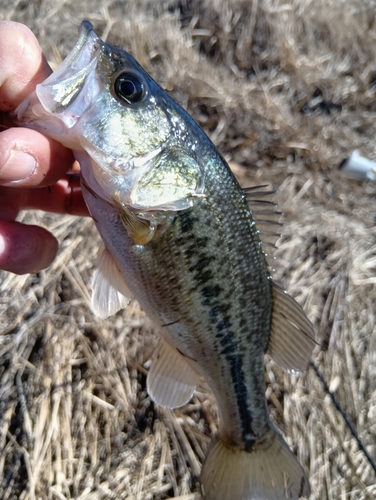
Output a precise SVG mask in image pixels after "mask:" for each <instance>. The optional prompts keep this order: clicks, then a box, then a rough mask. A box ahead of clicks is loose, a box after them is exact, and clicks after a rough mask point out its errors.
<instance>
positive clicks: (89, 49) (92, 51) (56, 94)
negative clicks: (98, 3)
mask: <svg viewBox="0 0 376 500" xmlns="http://www.w3.org/2000/svg"><path fill="white" fill-rule="evenodd" d="M102 47H103V42H102V41H101V40H100V38H99V37H98V36H97V35H96V34H95V32H94V29H93V26H92V24H91V23H90V22H89V21H87V20H84V21H83V22H82V23H81V26H80V29H79V37H78V41H77V43H76V45H75V46H74V47H73V50H72V51H71V52H70V54H69V55H68V57H67V58H66V59H65V60H64V62H63V63H62V64H61V66H60V67H59V68H58V69H57V70H56V71H55V72H54V73H52V75H51V76H50V77H49V78H47V80H45V81H44V82H43V83H42V84H40V85H38V86H37V89H36V94H37V96H38V98H39V100H40V102H41V103H42V105H43V107H44V108H45V110H46V111H48V112H50V113H53V114H60V113H62V112H64V115H65V116H64V118H63V121H64V122H65V125H66V126H67V127H68V128H71V127H72V126H73V125H74V124H75V123H76V121H77V118H79V117H80V116H81V115H82V114H83V112H84V111H85V110H86V109H87V108H88V106H89V105H90V104H91V103H92V102H93V100H94V99H95V97H96V95H97V94H99V93H100V92H101V90H102V89H101V88H100V86H99V85H98V83H96V82H98V79H96V78H95V70H96V67H97V62H98V59H99V57H100V52H101V49H102ZM68 109H69V113H67V110H68Z"/></svg>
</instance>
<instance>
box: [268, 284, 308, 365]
mask: <svg viewBox="0 0 376 500" xmlns="http://www.w3.org/2000/svg"><path fill="white" fill-rule="evenodd" d="M315 345H316V342H315V334H314V330H313V326H312V324H311V322H310V321H309V319H308V318H307V316H306V315H305V313H304V311H303V309H302V308H301V307H300V305H299V304H298V303H297V302H295V300H294V299H293V298H292V297H290V295H288V294H287V293H286V292H285V291H284V290H283V289H282V288H280V287H279V286H278V285H276V284H275V283H273V313H272V324H271V331H270V340H269V347H268V351H267V354H269V355H270V356H271V357H272V358H273V360H274V361H275V362H276V363H277V364H278V365H279V366H280V367H281V368H284V369H285V370H290V371H300V372H301V371H304V370H305V369H306V367H307V364H308V361H309V358H310V356H311V353H312V351H313V348H314V347H315Z"/></svg>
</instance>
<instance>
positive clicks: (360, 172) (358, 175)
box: [339, 151, 376, 181]
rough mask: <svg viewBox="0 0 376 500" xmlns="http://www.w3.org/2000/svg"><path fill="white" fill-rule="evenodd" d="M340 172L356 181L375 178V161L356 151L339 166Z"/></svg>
mask: <svg viewBox="0 0 376 500" xmlns="http://www.w3.org/2000/svg"><path fill="white" fill-rule="evenodd" d="M339 169H340V170H341V174H342V175H343V176H345V177H348V178H349V179H355V180H357V181H362V180H376V163H375V162H373V161H371V160H368V159H367V158H364V157H363V156H360V154H359V153H358V151H354V152H353V153H352V155H351V156H350V157H349V158H347V159H346V160H344V161H343V162H342V163H341V165H340V166H339Z"/></svg>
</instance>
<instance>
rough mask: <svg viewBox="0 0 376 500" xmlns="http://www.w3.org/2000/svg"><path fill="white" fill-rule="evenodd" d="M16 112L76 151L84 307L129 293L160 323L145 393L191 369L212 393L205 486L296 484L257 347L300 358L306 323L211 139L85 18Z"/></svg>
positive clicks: (270, 496)
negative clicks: (84, 238) (96, 258)
mask: <svg viewBox="0 0 376 500" xmlns="http://www.w3.org/2000/svg"><path fill="white" fill-rule="evenodd" d="M16 112H17V116H18V120H19V122H20V123H22V124H24V125H26V126H30V127H32V128H36V129H38V130H40V131H42V132H44V133H45V134H46V135H49V136H51V137H53V138H55V139H57V140H59V141H60V142H62V143H63V144H65V145H66V146H67V147H71V148H72V149H73V150H74V151H75V155H76V157H77V159H78V160H79V161H80V164H81V169H82V189H83V193H84V197H85V200H86V203H87V205H88V207H89V210H90V212H91V214H92V216H93V218H94V220H95V223H96V226H97V228H98V230H99V232H100V234H101V237H102V239H103V242H104V247H105V249H104V252H103V254H102V260H101V263H100V266H99V270H98V272H97V274H96V277H95V279H94V285H93V297H94V300H93V307H94V310H95V311H96V312H98V313H99V315H102V316H106V315H108V314H111V313H113V312H115V311H116V310H117V309H118V308H119V307H121V306H123V305H124V304H125V301H124V300H123V299H124V296H131V295H132V296H134V297H136V298H137V300H138V301H139V302H140V304H141V306H142V307H143V309H144V310H145V312H146V313H147V314H148V315H149V316H150V318H151V319H152V320H153V321H154V322H155V324H156V325H157V327H158V328H159V330H160V332H161V335H162V339H161V342H160V345H159V348H158V350H157V352H156V354H155V356H154V360H153V364H152V366H151V368H150V372H149V376H148V390H149V393H150V394H151V396H152V397H153V399H154V400H155V401H156V402H157V403H159V404H161V405H163V406H168V407H176V406H181V405H182V404H185V403H186V402H187V401H188V400H189V398H190V397H191V395H192V393H193V391H194V388H195V386H196V384H197V381H198V379H199V377H200V376H202V377H204V379H205V380H206V382H207V383H208V385H209V387H210V389H211V390H212V391H213V394H214V396H215V399H216V401H217V404H218V409H219V432H218V436H216V437H215V438H214V439H213V444H212V446H211V448H210V450H209V453H208V457H207V459H206V461H205V464H204V466H203V472H202V476H201V481H202V484H203V491H204V495H205V497H206V498H207V499H208V500H214V499H218V498H221V499H223V500H230V499H231V500H246V499H249V500H251V499H263V500H274V499H275V500H280V499H284V498H293V499H297V498H298V497H299V496H301V495H307V494H308V493H309V484H308V480H307V478H306V476H305V474H304V472H303V470H302V468H301V466H300V465H299V463H298V462H297V460H296V459H295V457H294V456H293V455H292V453H291V452H290V450H289V448H288V447H287V445H286V443H285V442H284V440H283V438H282V437H281V436H280V434H279V433H278V431H276V429H275V428H274V427H273V426H272V424H271V423H270V421H269V417H268V412H267V408H266V401H265V394H264V364H263V357H264V354H265V352H266V351H268V352H269V353H270V354H271V355H272V356H273V357H274V358H275V359H276V361H277V362H280V364H281V365H282V366H283V367H285V368H289V369H297V370H298V369H302V368H303V367H304V365H305V364H306V363H307V361H308V359H309V355H310V352H311V350H312V347H313V340H312V336H313V332H312V328H311V325H310V323H309V322H308V320H307V319H306V318H305V316H304V313H303V312H302V310H301V309H300V308H299V306H298V305H297V304H296V303H295V302H294V301H293V300H292V299H291V298H290V297H289V296H288V295H287V294H285V293H284V292H283V291H282V290H280V289H279V288H278V287H277V286H276V285H275V284H274V283H273V281H272V279H271V277H270V275H269V272H268V268H267V264H266V261H265V256H264V254H263V252H262V246H261V242H260V239H259V235H258V231H257V229H256V225H255V222H254V221H253V219H252V213H251V211H250V208H249V206H248V203H247V200H246V196H245V193H244V191H243V190H242V189H241V188H240V186H239V185H238V183H237V181H236V179H235V178H234V176H233V174H232V173H231V171H230V169H229V167H228V166H227V164H226V162H225V161H224V159H223V158H222V157H221V155H220V154H219V153H218V151H217V150H216V148H215V147H214V145H213V144H212V143H211V141H210V140H209V139H208V138H207V136H206V135H205V134H204V132H203V131H202V130H201V129H200V128H199V127H198V126H197V124H196V123H195V122H194V121H193V120H192V118H191V117H190V116H189V115H188V114H187V113H186V112H185V111H184V110H182V109H181V108H180V107H179V106H178V105H177V104H176V103H175V102H174V101H173V100H172V99H171V98H170V97H169V96H168V95H167V94H166V93H165V92H164V91H163V90H162V89H161V88H160V87H159V86H158V85H157V84H156V83H155V82H154V81H153V80H152V79H151V77H150V76H149V75H148V74H147V73H146V72H145V71H144V70H143V69H142V68H141V67H140V66H139V65H138V64H137V62H136V61H135V60H134V59H133V58H132V57H131V56H130V55H129V54H127V53H126V52H125V51H123V50H121V49H117V48H115V47H113V46H111V45H110V44H107V43H104V42H103V41H101V40H100V39H99V38H98V37H97V35H95V33H94V31H93V29H92V27H91V25H90V24H89V23H88V22H87V21H84V22H83V23H82V25H81V31H80V37H79V41H78V42H77V44H76V46H75V48H74V49H73V51H72V53H71V54H70V55H69V56H68V58H67V60H66V61H65V62H64V63H63V65H62V66H61V67H60V68H59V69H58V70H57V71H56V72H55V73H54V74H53V75H51V77H50V78H49V79H47V80H46V82H44V83H43V84H41V85H40V86H38V88H37V90H36V93H35V94H33V95H31V96H30V97H29V98H28V99H27V100H26V101H25V102H24V103H23V104H21V105H20V107H19V108H18V110H17V111H16ZM107 292H108V293H107ZM109 297H111V299H109ZM278 330H281V333H280V334H279V333H278ZM294 344H296V345H294ZM297 346H298V347H297Z"/></svg>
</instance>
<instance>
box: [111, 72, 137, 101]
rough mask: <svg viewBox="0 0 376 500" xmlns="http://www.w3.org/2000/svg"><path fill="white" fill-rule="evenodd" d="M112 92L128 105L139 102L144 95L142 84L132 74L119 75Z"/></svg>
mask: <svg viewBox="0 0 376 500" xmlns="http://www.w3.org/2000/svg"><path fill="white" fill-rule="evenodd" d="M114 90H115V92H116V95H117V96H118V97H119V98H120V99H122V100H123V101H125V102H126V103H128V104H134V103H135V102H140V101H141V100H142V98H143V97H144V95H145V85H144V83H143V82H142V81H141V80H140V79H139V78H138V77H137V76H136V75H134V74H133V73H121V74H120V75H119V76H118V77H117V78H116V80H115V83H114Z"/></svg>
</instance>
